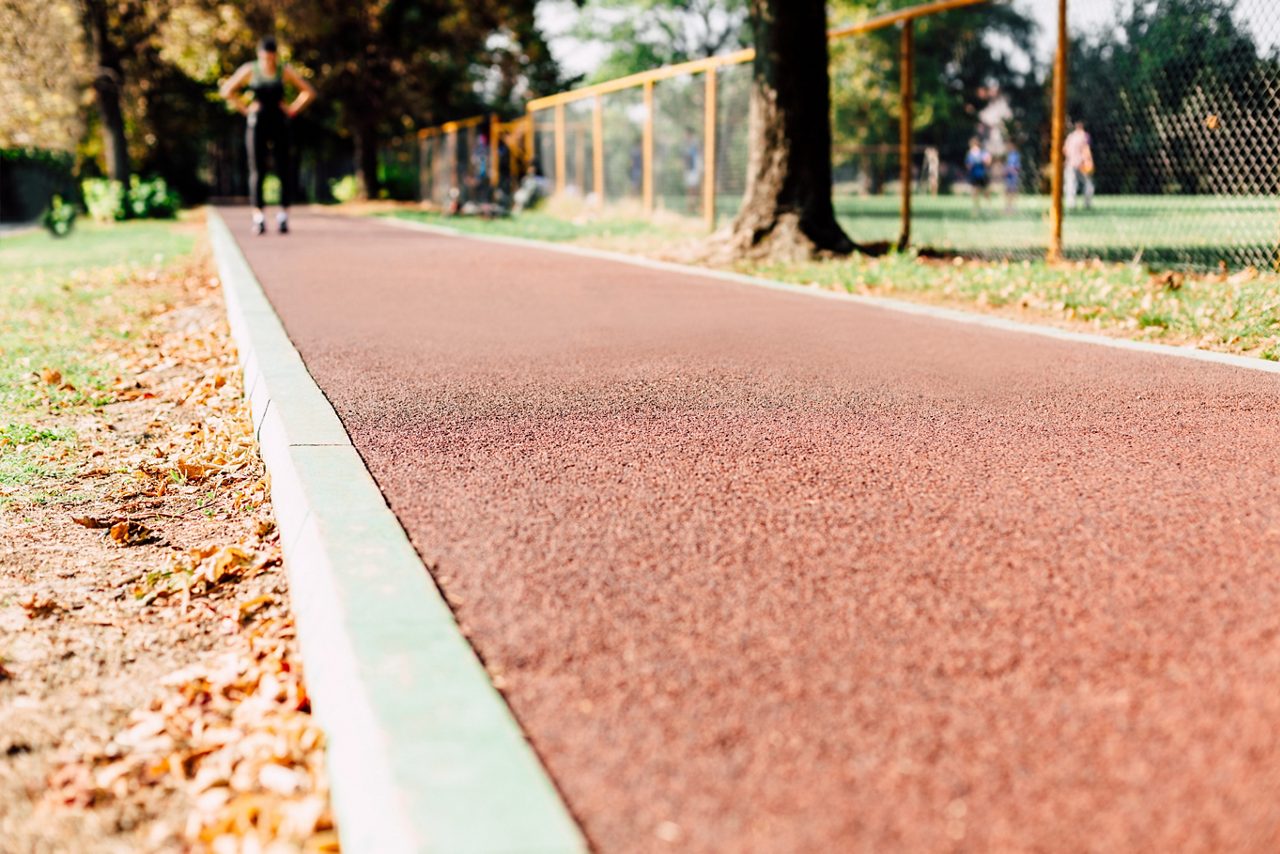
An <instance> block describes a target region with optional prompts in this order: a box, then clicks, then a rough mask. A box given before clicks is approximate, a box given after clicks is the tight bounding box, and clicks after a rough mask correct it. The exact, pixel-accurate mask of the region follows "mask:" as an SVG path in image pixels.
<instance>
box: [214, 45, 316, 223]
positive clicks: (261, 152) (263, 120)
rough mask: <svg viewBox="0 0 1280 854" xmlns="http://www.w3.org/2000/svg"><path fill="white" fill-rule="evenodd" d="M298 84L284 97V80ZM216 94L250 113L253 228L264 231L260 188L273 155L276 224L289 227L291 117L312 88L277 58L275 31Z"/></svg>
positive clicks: (247, 135) (305, 103) (247, 142)
mask: <svg viewBox="0 0 1280 854" xmlns="http://www.w3.org/2000/svg"><path fill="white" fill-rule="evenodd" d="M286 83H287V84H289V85H290V86H292V87H293V88H295V89H296V90H298V94H297V97H295V98H294V99H293V101H292V102H289V103H286V101H285V84H286ZM244 89H248V90H249V92H250V93H251V94H252V95H253V99H252V100H250V101H246V100H245V99H244V97H243V96H242V95H241V91H242V90H244ZM219 94H221V95H222V97H223V98H225V99H226V100H227V103H229V104H231V106H232V107H233V108H235V110H236V111H237V112H239V113H240V114H242V115H244V116H245V117H246V118H247V119H248V126H247V128H246V130H245V147H246V148H247V149H248V151H249V204H250V205H252V206H253V208H254V211H253V233H254V234H265V233H266V230H267V225H266V213H265V211H264V209H263V198H262V188H263V184H264V183H265V181H266V178H267V168H266V167H267V158H268V155H269V156H270V158H271V162H272V165H273V166H274V167H275V172H276V177H278V178H279V179H280V212H279V213H278V214H276V226H277V227H278V228H279V230H280V233H281V234H288V233H289V206H290V205H291V204H292V203H293V193H294V174H293V165H294V164H293V152H292V150H291V146H292V143H293V139H292V133H291V127H290V121H291V120H292V119H293V117H294V116H296V115H298V113H300V112H302V111H303V110H304V109H306V108H307V107H308V106H309V105H310V104H311V103H312V102H314V101H315V99H316V90H315V88H314V87H312V85H311V84H310V83H308V82H307V81H306V80H304V79H303V78H302V76H301V75H300V74H298V72H297V71H295V70H294V69H293V67H292V66H290V65H288V64H285V63H282V62H280V54H279V49H278V46H277V44H276V39H275V36H265V37H263V39H262V40H261V41H260V42H258V58H257V60H256V61H254V62H246V63H245V64H244V65H241V66H240V67H239V68H237V69H236V71H235V73H234V74H232V75H231V77H230V78H228V80H227V82H226V83H224V84H222V88H221V89H220V90H219Z"/></svg>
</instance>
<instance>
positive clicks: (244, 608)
mask: <svg viewBox="0 0 1280 854" xmlns="http://www.w3.org/2000/svg"><path fill="white" fill-rule="evenodd" d="M275 601H276V600H275V598H274V597H271V596H258V597H256V598H254V599H250V600H249V601H248V602H245V603H244V604H243V605H241V606H240V619H242V620H243V619H245V618H246V617H248V616H250V615H251V614H252V613H253V612H254V611H256V610H258V609H259V608H261V607H263V606H264V605H270V604H272V603H273V602H275Z"/></svg>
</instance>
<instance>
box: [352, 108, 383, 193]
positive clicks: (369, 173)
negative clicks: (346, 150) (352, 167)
mask: <svg viewBox="0 0 1280 854" xmlns="http://www.w3.org/2000/svg"><path fill="white" fill-rule="evenodd" d="M356 186H357V187H358V188H359V194H360V198H362V199H376V198H378V191H379V190H380V189H381V187H380V186H379V185H378V133H377V131H376V130H374V127H373V125H372V124H361V125H360V127H359V129H358V130H357V131H356Z"/></svg>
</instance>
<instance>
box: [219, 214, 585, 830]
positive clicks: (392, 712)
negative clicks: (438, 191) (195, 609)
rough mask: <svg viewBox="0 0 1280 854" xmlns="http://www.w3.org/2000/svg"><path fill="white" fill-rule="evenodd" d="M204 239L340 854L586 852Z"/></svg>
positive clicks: (352, 461)
mask: <svg viewBox="0 0 1280 854" xmlns="http://www.w3.org/2000/svg"><path fill="white" fill-rule="evenodd" d="M208 227H209V237H210V242H211V245H212V247H213V253H214V256H215V259H216V261H217V266H218V272H219V275H220V277H221V280H222V287H223V293H224V295H225V299H226V306H227V318H228V322H229V324H230V326H231V331H232V336H233V338H234V340H235V342H236V345H237V348H238V350H239V360H240V365H241V367H242V369H243V371H244V388H245V395H246V397H248V399H249V402H250V408H251V411H252V415H253V423H254V428H255V431H256V433H257V436H258V441H259V446H260V453H261V454H262V459H263V461H264V463H265V464H266V467H267V471H268V472H269V473H270V476H271V497H272V502H273V504H274V507H275V512H276V519H277V523H278V525H279V528H280V540H281V544H282V546H283V549H284V559H285V560H284V565H285V570H286V573H287V575H288V581H289V592H290V599H291V602H292V608H293V613H294V615H295V619H296V622H297V626H298V639H299V646H300V647H301V653H302V660H303V664H304V666H305V667H306V677H307V690H308V692H309V694H310V696H311V698H312V705H313V710H314V714H315V717H316V720H317V722H318V723H319V724H320V726H321V727H322V729H323V730H324V732H325V734H326V737H327V740H328V752H327V754H328V760H327V761H328V768H329V776H330V778H331V788H332V799H333V809H334V814H335V818H336V821H337V825H338V831H339V834H340V837H341V843H342V847H343V850H344V851H346V852H349V854H363V853H364V852H369V854H399V852H406V854H407V852H420V851H442V852H449V854H454V852H457V854H472V852H474V854H506V852H513V854H514V852H520V854H526V852H527V853H528V854H535V852H536V853H537V854H541V852H546V854H561V852H565V854H568V852H579V851H585V850H586V847H587V846H586V843H585V840H584V839H583V837H582V834H581V832H580V830H579V829H578V826H577V824H576V823H575V822H574V820H573V818H572V816H571V815H570V814H569V811H568V809H567V808H566V806H565V805H564V803H563V801H562V800H561V798H560V795H559V793H558V792H557V791H556V789H555V787H554V785H553V784H552V782H551V780H550V778H549V777H548V776H547V774H546V771H545V770H544V769H543V767H542V765H541V763H540V762H539V760H538V758H537V756H536V755H535V753H534V751H533V749H532V748H531V747H530V745H529V743H528V742H527V741H526V739H525V737H524V734H523V732H522V731H521V730H520V727H519V724H518V723H517V722H516V720H515V718H514V717H513V715H512V714H511V711H510V709H509V708H508V707H507V705H506V702H505V701H504V700H503V698H502V697H501V695H500V694H499V693H498V692H497V690H496V689H495V688H494V687H493V685H492V683H491V682H490V680H489V676H488V673H487V672H486V671H485V670H484V667H483V666H482V665H481V664H480V661H479V659H478V657H477V656H476V654H475V651H474V650H473V649H472V648H471V646H470V644H469V643H468V641H467V640H466V639H465V638H464V637H463V635H462V633H461V631H460V629H459V628H458V625H457V623H456V621H455V620H454V617H453V613H452V612H451V611H450V610H449V607H448V605H447V604H446V603H445V601H444V599H443V597H442V596H441V594H440V593H439V591H438V590H437V589H436V587H435V585H434V583H433V582H432V580H431V577H430V575H429V573H428V572H427V570H426V568H425V567H424V566H423V564H422V561H421V559H420V558H419V557H418V554H417V552H416V551H415V550H414V549H413V546H412V545H411V544H410V543H409V540H408V537H407V536H406V534H405V532H404V529H403V528H402V527H401V525H400V522H399V520H398V519H397V518H396V517H395V515H394V514H393V513H392V512H391V510H390V508H389V507H388V506H387V504H386V500H385V498H384V497H383V495H382V493H381V491H380V490H379V489H378V487H377V484H376V483H375V482H374V480H373V478H372V476H371V475H370V474H369V472H368V470H367V469H366V468H365V465H364V463H363V461H362V460H361V459H360V456H359V454H358V453H357V452H356V449H355V447H354V446H353V445H352V444H351V440H350V437H348V436H347V433H346V431H345V430H344V429H343V427H342V424H341V422H340V421H339V420H338V417H337V414H336V413H335V412H334V411H333V408H332V407H331V406H330V405H329V402H328V400H327V399H326V398H325V397H324V395H323V393H322V392H321V391H320V389H319V387H318V386H316V384H315V381H314V380H313V379H312V378H311V375H310V373H309V372H308V371H307V369H306V366H305V365H304V364H303V362H302V358H301V356H300V355H299V354H298V352H297V350H296V349H295V348H294V346H293V344H292V342H291V341H290V340H289V338H288V335H287V334H286V333H285V331H284V327H283V325H282V324H281V322H280V319H279V317H278V316H277V315H276V313H275V311H274V309H273V308H272V307H271V304H270V303H269V302H268V301H267V298H266V295H265V293H264V292H263V290H262V287H261V285H260V284H259V283H258V280H257V278H256V277H255V276H254V274H253V272H252V270H251V269H250V267H249V264H248V262H247V261H246V260H245V257H244V255H243V253H241V251H240V248H239V246H238V245H237V244H236V242H235V240H234V238H233V237H232V236H231V232H230V231H229V230H228V228H227V225H226V223H225V222H224V221H223V219H222V216H221V215H220V214H219V213H218V212H217V211H216V210H214V209H212V208H209V209H208Z"/></svg>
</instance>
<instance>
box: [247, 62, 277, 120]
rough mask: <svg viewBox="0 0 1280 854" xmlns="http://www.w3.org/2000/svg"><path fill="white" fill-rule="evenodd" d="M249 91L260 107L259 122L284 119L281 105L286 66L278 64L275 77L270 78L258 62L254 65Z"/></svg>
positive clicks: (258, 110) (258, 111) (258, 108)
mask: <svg viewBox="0 0 1280 854" xmlns="http://www.w3.org/2000/svg"><path fill="white" fill-rule="evenodd" d="M249 91H250V92H252V93H253V100H254V103H256V104H257V105H258V107H257V113H258V119H259V121H275V120H280V119H283V118H284V110H283V109H282V108H281V106H280V105H281V104H282V103H283V102H284V65H283V64H281V63H276V73H275V76H274V77H268V76H267V75H266V74H264V73H263V71H262V66H261V65H259V64H258V63H257V62H255V63H254V64H253V76H252V77H251V78H250V79H249Z"/></svg>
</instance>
